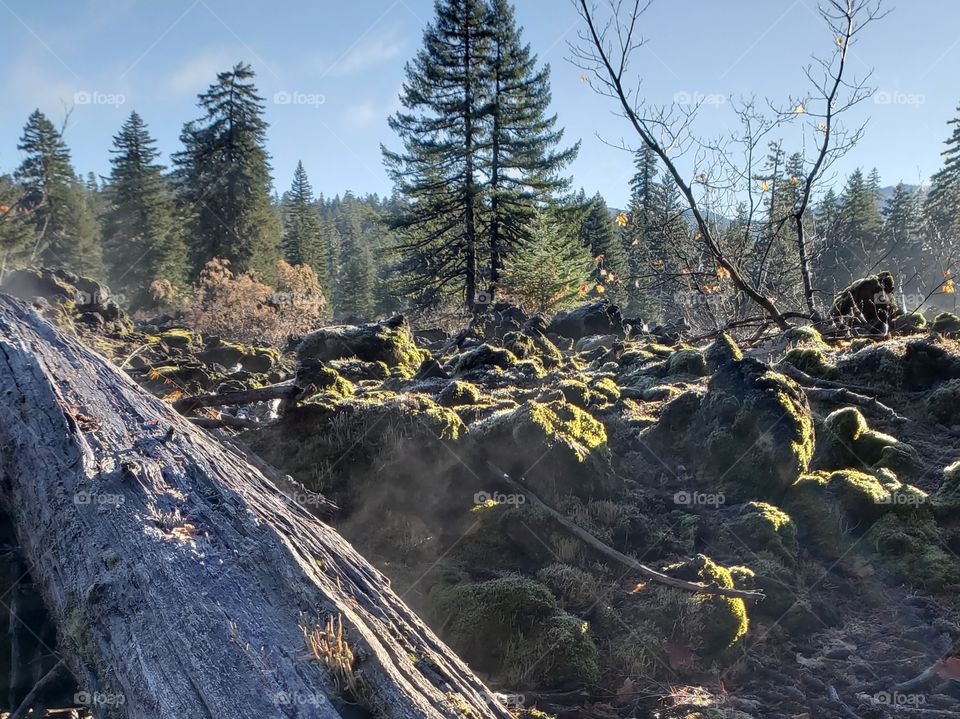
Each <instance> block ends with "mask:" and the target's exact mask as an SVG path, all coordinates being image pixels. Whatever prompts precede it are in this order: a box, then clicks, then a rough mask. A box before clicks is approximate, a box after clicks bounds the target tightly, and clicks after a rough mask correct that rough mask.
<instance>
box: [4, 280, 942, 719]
mask: <svg viewBox="0 0 960 719" xmlns="http://www.w3.org/2000/svg"><path fill="white" fill-rule="evenodd" d="M3 289H4V291H8V292H12V293H14V294H18V295H20V296H22V297H25V298H28V299H30V300H31V301H33V302H35V303H36V304H37V305H38V307H40V309H41V310H42V311H43V312H44V313H45V314H46V315H47V316H48V317H51V318H53V319H55V320H56V321H58V322H59V323H60V324H62V325H64V326H69V327H73V328H74V329H75V331H76V332H77V334H78V335H79V336H80V337H81V338H82V339H83V340H84V341H85V342H86V343H88V344H89V345H90V346H92V347H94V348H95V349H97V350H98V351H99V352H101V353H102V354H104V355H105V356H107V357H109V358H111V359H112V361H114V362H115V363H117V364H118V365H120V366H122V367H123V368H124V369H126V370H127V371H128V373H129V374H130V376H131V377H132V378H133V379H134V380H135V381H136V382H138V383H139V384H141V385H142V386H143V387H145V388H146V389H147V390H149V391H150V392H153V393H154V394H156V395H158V396H160V397H162V398H164V399H166V400H168V401H171V402H174V403H175V405H176V406H177V407H178V409H180V410H181V411H183V412H184V413H187V414H189V415H190V416H192V417H194V418H195V420H196V421H197V422H198V423H199V424H202V425H204V426H208V427H211V428H212V429H214V431H220V432H227V433H229V434H231V435H234V436H233V441H236V442H239V443H241V444H242V445H244V446H246V447H248V448H250V449H252V450H253V451H254V452H256V454H257V455H259V457H261V458H263V459H264V460H265V461H267V462H268V463H270V464H272V465H274V466H275V467H277V468H278V469H280V470H281V471H282V472H283V473H286V474H289V475H290V476H291V477H293V478H294V479H295V480H297V481H298V482H299V483H301V485H302V488H303V492H302V497H300V499H301V500H302V501H303V502H306V503H310V502H316V501H318V499H317V497H316V495H315V494H313V492H321V493H322V494H323V495H324V496H325V497H327V498H329V499H330V500H332V501H333V502H335V503H336V504H337V506H338V507H339V509H338V511H337V513H336V515H335V517H334V518H333V519H332V520H331V521H332V523H333V524H334V525H335V526H336V527H337V528H338V529H339V531H341V532H342V533H343V534H344V536H346V537H347V538H348V539H349V540H350V541H351V542H352V543H353V544H354V545H355V546H356V547H357V548H358V549H359V550H360V551H361V552H363V553H364V554H365V555H366V556H367V558H368V559H370V560H371V561H373V562H374V563H375V564H377V565H378V566H379V567H380V568H381V569H382V570H383V571H385V572H386V573H387V574H388V575H389V576H390V577H391V580H392V582H393V586H394V588H395V589H396V590H397V593H398V594H400V595H401V596H402V597H403V599H404V600H405V601H406V602H407V603H408V604H410V605H411V606H412V607H413V608H415V609H416V610H417V611H418V612H420V614H421V615H422V616H423V617H424V618H425V619H426V620H427V621H428V623H429V624H431V626H432V627H433V628H435V629H436V630H437V631H438V632H439V633H440V634H441V636H442V637H443V638H444V639H445V640H446V641H447V643H448V644H450V645H451V646H452V647H453V648H454V649H456V650H457V651H458V652H459V653H460V654H461V656H462V657H463V658H464V659H465V660H466V661H467V662H468V663H469V664H470V665H471V667H473V668H474V669H475V670H476V671H477V672H479V673H480V674H481V675H482V676H484V677H485V678H486V679H487V680H488V682H489V683H490V684H491V685H492V686H494V687H496V688H497V689H498V690H500V691H502V692H503V693H504V694H505V695H506V697H505V698H506V700H507V701H510V702H511V703H513V704H514V705H516V707H517V710H518V712H521V711H522V712H525V713H527V714H536V713H537V712H539V711H544V712H546V713H549V714H551V715H557V716H563V717H620V716H623V717H628V716H654V717H664V718H666V717H683V718H685V719H695V718H700V719H706V718H707V717H710V718H713V717H727V718H730V719H736V718H742V717H794V718H800V717H839V716H846V717H860V718H861V719H880V718H881V717H901V716H922V717H929V718H930V719H934V718H935V717H947V716H956V715H957V714H958V712H960V659H957V658H956V655H957V654H958V653H960V602H958V599H957V591H956V590H957V588H958V586H960V558H958V554H960V464H958V459H960V343H958V341H957V337H958V335H960V319H958V318H957V317H956V316H954V315H949V314H942V315H940V316H938V317H936V318H929V320H930V322H929V323H928V322H927V320H926V319H924V318H922V317H920V316H916V315H913V316H908V317H907V318H901V320H900V321H898V322H897V324H896V327H895V329H896V331H895V332H894V336H892V337H887V338H885V339H876V338H873V339H871V338H865V337H861V338H856V339H851V338H842V339H824V336H822V335H821V333H819V332H817V330H815V329H813V328H810V327H797V328H793V329H791V330H788V331H787V332H783V333H771V334H770V335H768V336H766V337H764V338H763V339H758V340H757V341H755V342H753V343H746V342H743V343H741V344H739V345H738V343H737V341H735V340H734V339H733V338H731V337H730V336H728V335H725V334H722V335H720V336H718V337H717V338H715V339H713V340H712V341H710V342H709V343H708V344H705V345H704V346H691V345H688V344H686V343H685V342H684V341H683V339H682V337H678V336H677V335H676V333H673V332H666V331H664V332H659V333H655V334H645V333H644V332H643V331H642V330H641V329H640V328H638V327H635V326H631V325H630V324H629V323H627V324H625V323H624V322H623V320H622V318H621V317H620V313H619V311H618V310H617V309H616V308H615V307H614V306H612V305H610V304H608V303H597V304H594V305H586V306H583V307H580V308H577V309H575V310H573V311H571V312H568V313H564V314H561V315H560V316H558V317H554V318H552V319H551V320H548V319H546V318H543V317H540V316H536V315H535V316H527V315H526V314H524V313H523V312H522V311H521V310H519V309H518V308H516V307H510V306H506V305H498V306H494V307H492V308H491V309H490V310H489V311H488V312H487V313H485V314H483V315H481V316H478V317H477V319H476V320H474V322H473V323H472V324H471V326H470V327H468V328H467V329H464V330H463V331H461V332H459V333H457V334H455V335H448V334H447V333H445V332H443V331H440V330H436V329H430V328H411V327H410V326H409V324H408V323H407V322H406V321H405V320H404V319H403V318H393V319H391V320H386V321H384V322H381V323H377V324H371V325H363V326H333V327H327V328H321V329H318V330H317V331H316V332H314V333H312V334H310V335H308V336H307V337H305V338H302V341H293V342H291V343H290V344H289V346H287V347H282V348H277V347H251V346H245V345H240V344H236V343H232V342H229V341H227V340H226V339H223V338H217V337H201V336H199V335H197V334H196V333H195V332H193V331H192V330H191V329H190V328H189V327H186V326H182V325H180V324H178V320H177V319H176V318H174V317H161V318H156V319H155V320H151V321H149V322H138V323H134V322H132V321H131V320H130V319H129V318H127V317H126V316H125V315H124V314H123V313H122V312H121V311H120V309H119V308H118V307H116V305H113V304H112V303H111V302H109V300H106V299H105V298H107V297H109V293H108V292H107V290H106V288H102V287H99V286H97V285H95V284H93V283H89V282H87V281H84V280H80V279H78V278H76V277H72V276H70V275H68V274H66V273H54V272H49V271H44V272H23V273H11V274H10V275H8V279H7V281H6V284H5V285H4V288H3ZM198 397H200V398H201V399H199V400H198V399H197V398H198ZM518 482H519V483H520V485H519V488H518V484H517V483H518ZM535 498H539V499H540V500H542V501H543V502H544V503H546V504H547V505H548V506H549V507H552V508H554V509H556V510H557V511H559V512H560V514H561V515H562V517H564V518H565V519H566V520H567V521H568V522H570V523H572V524H574V525H575V526H577V527H579V528H581V529H583V530H586V531H587V532H589V534H590V535H592V536H593V537H595V538H596V539H598V540H600V542H602V543H603V544H604V545H606V546H607V547H610V548H613V549H615V550H617V551H619V552H621V553H623V554H625V555H628V556H629V557H631V558H633V559H635V560H638V561H640V562H642V563H643V564H645V565H647V566H649V567H652V568H654V569H657V570H661V571H662V572H664V573H666V574H668V575H670V576H673V577H676V578H680V579H685V580H689V581H693V582H698V583H702V584H706V585H713V586H714V587H727V588H737V589H746V590H761V591H762V592H763V594H764V599H763V600H762V601H754V600H753V599H746V600H745V599H742V598H739V597H730V596H721V595H718V594H716V593H708V592H699V593H693V592H689V591H686V590H683V589H678V588H674V587H670V586H666V585H664V584H662V583H661V582H658V581H656V580H651V579H648V578H644V577H642V576H638V575H637V573H636V571H635V570H633V569H631V568H629V567H627V566H625V565H624V563H623V562H618V561H616V560H615V558H614V556H613V555H611V554H610V553H606V552H603V551H598V549H597V547H596V546H593V545H591V544H589V543H587V542H584V541H583V540H582V539H581V538H578V537H577V536H576V535H575V534H574V533H572V532H571V531H570V528H569V527H568V526H565V525H564V524H563V523H561V522H558V521H557V519H556V518H555V517H554V516H552V515H551V514H550V512H549V511H547V510H544V509H543V508H542V507H539V506H537V503H536V502H535V501H534V499H535ZM421 660H422V661H429V658H421Z"/></svg>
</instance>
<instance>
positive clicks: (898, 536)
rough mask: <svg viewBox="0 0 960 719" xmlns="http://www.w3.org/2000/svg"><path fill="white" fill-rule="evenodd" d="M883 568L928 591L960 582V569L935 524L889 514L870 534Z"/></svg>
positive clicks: (869, 540)
mask: <svg viewBox="0 0 960 719" xmlns="http://www.w3.org/2000/svg"><path fill="white" fill-rule="evenodd" d="M866 539H867V541H868V542H870V543H871V546H872V548H873V549H874V551H875V552H876V553H877V554H878V555H879V557H880V558H881V560H882V566H884V567H885V568H886V569H887V570H888V571H890V572H891V573H893V574H894V575H895V577H896V578H897V579H898V580H900V581H905V582H909V583H910V584H913V585H915V586H919V587H923V588H925V589H932V590H937V589H942V588H943V587H945V586H946V585H949V584H953V583H956V582H958V581H960V565H958V563H957V561H956V558H955V557H953V556H952V555H950V554H948V553H947V552H945V551H944V550H943V548H942V540H941V538H940V537H939V530H938V528H937V527H936V525H935V524H934V523H933V522H932V521H909V520H905V519H903V518H902V517H898V516H896V515H894V514H888V515H886V516H885V517H883V518H882V519H880V521H878V522H877V523H876V524H874V525H873V527H871V528H870V531H869V532H868V533H867V537H866Z"/></svg>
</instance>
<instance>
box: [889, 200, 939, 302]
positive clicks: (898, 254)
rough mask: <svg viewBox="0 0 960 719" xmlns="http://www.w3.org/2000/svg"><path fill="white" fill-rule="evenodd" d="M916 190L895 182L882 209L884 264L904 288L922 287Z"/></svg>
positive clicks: (923, 258)
mask: <svg viewBox="0 0 960 719" xmlns="http://www.w3.org/2000/svg"><path fill="white" fill-rule="evenodd" d="M918 196H919V193H917V192H911V191H910V190H908V189H907V187H906V186H905V185H904V184H903V183H902V182H900V183H898V184H897V186H896V187H895V188H894V190H893V195H891V196H890V199H888V200H887V202H886V204H885V205H884V208H883V215H884V222H883V231H882V233H881V240H882V244H881V250H882V252H883V256H884V258H885V259H884V265H885V267H888V268H889V269H891V270H893V271H894V276H895V277H896V278H897V279H898V280H899V281H900V283H901V286H904V287H922V286H923V280H924V276H925V274H926V271H925V270H926V266H927V265H928V264H929V258H928V257H927V256H926V252H925V248H924V243H923V235H922V228H921V216H920V202H919V197H918Z"/></svg>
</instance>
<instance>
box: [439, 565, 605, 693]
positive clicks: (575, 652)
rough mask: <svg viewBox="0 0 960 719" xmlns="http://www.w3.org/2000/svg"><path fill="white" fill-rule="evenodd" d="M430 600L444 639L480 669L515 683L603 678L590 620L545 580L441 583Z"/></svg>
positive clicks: (552, 684)
mask: <svg viewBox="0 0 960 719" xmlns="http://www.w3.org/2000/svg"><path fill="white" fill-rule="evenodd" d="M431 599H432V600H433V603H434V605H435V607H436V610H437V612H438V614H439V615H440V616H442V617H444V618H445V619H446V621H445V622H444V623H443V627H444V629H443V634H444V638H445V639H446V640H447V641H448V642H449V643H450V645H451V646H452V647H453V648H454V649H455V650H456V651H457V652H458V653H459V654H460V655H461V656H462V657H463V658H464V659H465V660H466V661H467V662H469V663H470V665H471V666H472V667H474V668H476V669H477V670H479V671H482V672H487V673H490V674H493V675H495V676H496V677H497V678H498V679H499V680H500V681H501V682H502V683H504V684H506V685H507V686H510V687H516V688H520V689H522V688H528V687H538V688H567V687H573V686H580V685H582V684H589V683H592V682H595V681H597V680H598V679H599V677H600V667H599V664H598V655H597V648H596V646H595V645H594V643H593V640H592V639H591V637H590V634H589V627H588V626H587V624H586V622H584V621H583V620H581V619H578V618H576V617H574V616H572V615H570V614H567V613H566V612H564V611H563V610H562V609H561V608H560V606H559V604H558V603H557V600H556V598H555V597H554V596H553V594H552V593H551V592H550V590H549V589H547V588H546V587H545V586H544V585H542V584H540V583H538V582H535V581H533V580H531V579H526V578H521V577H504V578H500V579H493V580H490V581H486V582H479V583H476V584H463V583H460V584H456V585H452V586H450V585H440V586H437V587H435V588H434V590H433V591H432V592H431Z"/></svg>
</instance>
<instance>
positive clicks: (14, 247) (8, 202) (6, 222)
mask: <svg viewBox="0 0 960 719" xmlns="http://www.w3.org/2000/svg"><path fill="white" fill-rule="evenodd" d="M24 199H25V194H24V189H23V188H22V187H20V186H19V185H18V184H17V183H15V182H14V180H13V178H12V177H11V176H10V175H0V281H2V280H3V274H4V272H5V271H6V270H10V269H15V268H17V267H20V266H21V265H24V264H27V263H28V261H29V260H30V253H31V251H32V250H33V239H34V233H33V229H32V218H31V216H30V212H29V210H28V208H27V207H26V206H25V205H24Z"/></svg>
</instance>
